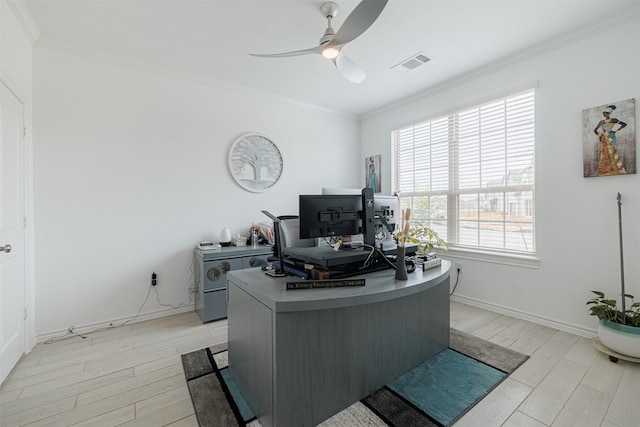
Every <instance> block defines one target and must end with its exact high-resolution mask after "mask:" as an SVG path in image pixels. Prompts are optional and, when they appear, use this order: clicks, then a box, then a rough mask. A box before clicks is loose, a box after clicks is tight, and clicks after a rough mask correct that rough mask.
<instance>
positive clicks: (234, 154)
mask: <svg viewBox="0 0 640 427" xmlns="http://www.w3.org/2000/svg"><path fill="white" fill-rule="evenodd" d="M283 167H284V162H283V159H282V152H281V151H280V149H279V148H278V146H277V145H276V144H275V142H273V141H272V140H271V139H269V138H267V137H266V136H264V135H261V134H258V133H245V134H243V135H241V136H240V137H239V138H238V139H236V140H235V142H234V143H233V145H232V146H231V149H230V150H229V171H231V176H233V179H235V181H236V182H237V183H238V185H240V187H242V188H244V189H245V190H248V191H253V192H255V193H258V192H261V191H266V190H268V189H270V188H271V187H273V186H274V185H276V183H277V182H278V181H279V180H280V178H281V177H282V170H283Z"/></svg>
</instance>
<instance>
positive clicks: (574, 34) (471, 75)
mask: <svg viewBox="0 0 640 427" xmlns="http://www.w3.org/2000/svg"><path fill="white" fill-rule="evenodd" d="M639 20H640V3H638V7H636V8H635V9H633V10H631V11H628V13H625V14H623V15H618V16H613V17H611V18H609V19H599V20H598V21H596V22H592V23H591V24H589V25H585V26H582V27H580V28H578V29H576V30H574V31H569V32H566V33H564V34H561V35H559V36H558V37H554V38H553V39H549V40H546V41H544V42H541V43H538V44H535V45H533V46H531V47H529V48H528V49H524V50H521V51H519V52H517V53H516V54H514V55H509V56H506V57H503V58H501V59H498V60H496V61H493V62H491V63H489V64H486V65H484V66H481V67H479V68H476V69H474V70H471V71H469V72H467V73H464V74H461V75H458V76H456V77H453V78H451V79H449V80H446V81H444V82H442V83H439V84H437V85H434V86H432V87H430V88H428V89H425V90H423V91H419V92H417V93H414V94H412V95H409V96H407V97H405V98H402V99H400V100H398V101H396V102H393V103H390V104H388V105H385V106H383V107H381V108H378V109H375V110H372V111H369V112H367V113H364V114H362V115H361V116H360V119H361V120H362V119H367V118H371V117H374V116H376V115H378V114H381V113H384V112H385V111H389V110H393V109H395V108H398V107H401V106H403V105H406V104H410V103H411V102H414V101H416V100H419V99H423V98H425V97H427V96H429V95H433V94H435V93H438V92H441V91H443V90H446V89H449V88H451V87H454V86H457V85H459V84H462V83H464V82H466V81H468V80H473V79H477V78H480V77H482V76H484V75H488V74H491V73H493V72H495V71H496V70H497V69H501V68H504V67H508V66H511V65H515V64H518V63H521V62H524V61H528V60H529V59H532V58H535V57H538V56H541V55H544V54H546V53H549V52H552V51H555V50H557V49H560V48H562V47H565V46H568V45H571V44H573V43H577V42H579V41H581V40H584V39H587V38H589V37H593V36H596V35H599V34H603V33H606V32H608V31H611V30H613V29H615V28H617V27H619V26H621V25H626V24H629V23H632V22H634V21H639Z"/></svg>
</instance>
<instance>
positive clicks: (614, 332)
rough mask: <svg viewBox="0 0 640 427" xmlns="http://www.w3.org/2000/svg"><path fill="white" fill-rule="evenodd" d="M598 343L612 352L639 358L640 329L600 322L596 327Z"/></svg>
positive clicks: (604, 321) (606, 321)
mask: <svg viewBox="0 0 640 427" xmlns="http://www.w3.org/2000/svg"><path fill="white" fill-rule="evenodd" d="M598 338H599V339H600V342H602V344H604V345H605V346H607V347H609V348H610V349H611V350H613V351H617V352H618V353H620V354H624V355H626V356H631V357H638V358H640V328H639V327H636V326H629V325H621V324H620V323H614V322H609V321H608V320H600V324H599V325H598Z"/></svg>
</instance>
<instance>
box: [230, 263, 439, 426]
mask: <svg viewBox="0 0 640 427" xmlns="http://www.w3.org/2000/svg"><path fill="white" fill-rule="evenodd" d="M450 268H451V263H450V262H449V261H444V260H443V261H442V265H441V266H440V267H438V268H435V269H432V270H429V271H426V272H422V271H418V270H416V271H415V272H414V273H411V274H409V279H408V280H406V281H399V280H395V279H394V271H393V270H386V271H380V272H376V273H370V274H367V275H364V276H361V277H362V278H365V279H366V285H365V286H363V287H343V288H329V289H299V290H286V282H287V281H296V280H298V279H297V278H294V277H286V278H271V277H267V276H265V275H264V273H263V272H262V271H260V270H259V269H251V270H242V271H234V272H232V273H231V274H229V317H228V322H229V370H230V374H231V377H232V378H233V379H234V382H235V383H236V385H237V386H238V389H240V391H241V392H242V395H243V396H244V398H245V399H246V401H247V402H248V403H249V405H250V406H251V408H252V409H253V411H254V413H255V414H256V416H257V418H258V420H259V421H260V423H261V424H262V425H263V426H264V427H272V426H277V427H279V426H297V427H303V426H315V425H317V424H319V423H321V422H322V421H323V420H325V419H327V418H328V417H330V416H332V415H333V414H335V413H337V412H339V411H341V410H342V409H344V408H346V407H347V406H349V405H351V404H352V403H354V402H357V401H358V400H360V399H362V398H363V397H365V396H367V395H368V394H370V393H372V392H373V391H375V390H377V389H378V388H380V387H382V386H383V385H385V384H387V383H388V382H390V381H391V380H393V379H394V378H396V377H398V376H399V375H401V374H403V373H405V372H407V371H409V370H411V369H412V368H414V367H415V366H417V365H419V364H420V363H422V362H423V361H425V360H426V359H428V358H429V357H431V356H433V355H435V354H437V353H439V352H440V351H442V350H444V349H445V348H447V346H448V345H449V272H450Z"/></svg>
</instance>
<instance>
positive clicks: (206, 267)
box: [194, 246, 273, 323]
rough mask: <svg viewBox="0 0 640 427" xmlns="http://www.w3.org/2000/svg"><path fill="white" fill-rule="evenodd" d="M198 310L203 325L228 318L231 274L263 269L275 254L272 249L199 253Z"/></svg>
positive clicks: (246, 248) (196, 306) (196, 307)
mask: <svg viewBox="0 0 640 427" xmlns="http://www.w3.org/2000/svg"><path fill="white" fill-rule="evenodd" d="M194 252H195V264H196V266H195V271H194V276H195V286H196V288H197V292H196V294H195V310H196V313H198V316H200V320H202V322H203V323H204V322H211V321H212V320H218V319H224V318H225V317H227V272H229V271H234V270H242V269H245V268H253V267H261V266H262V265H265V264H266V263H267V257H268V256H270V255H271V254H272V253H273V250H272V248H271V247H269V246H261V247H258V248H252V247H251V246H245V247H235V246H229V247H224V248H220V249H218V250H209V251H203V250H200V249H197V248H196V249H195V250H194Z"/></svg>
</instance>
